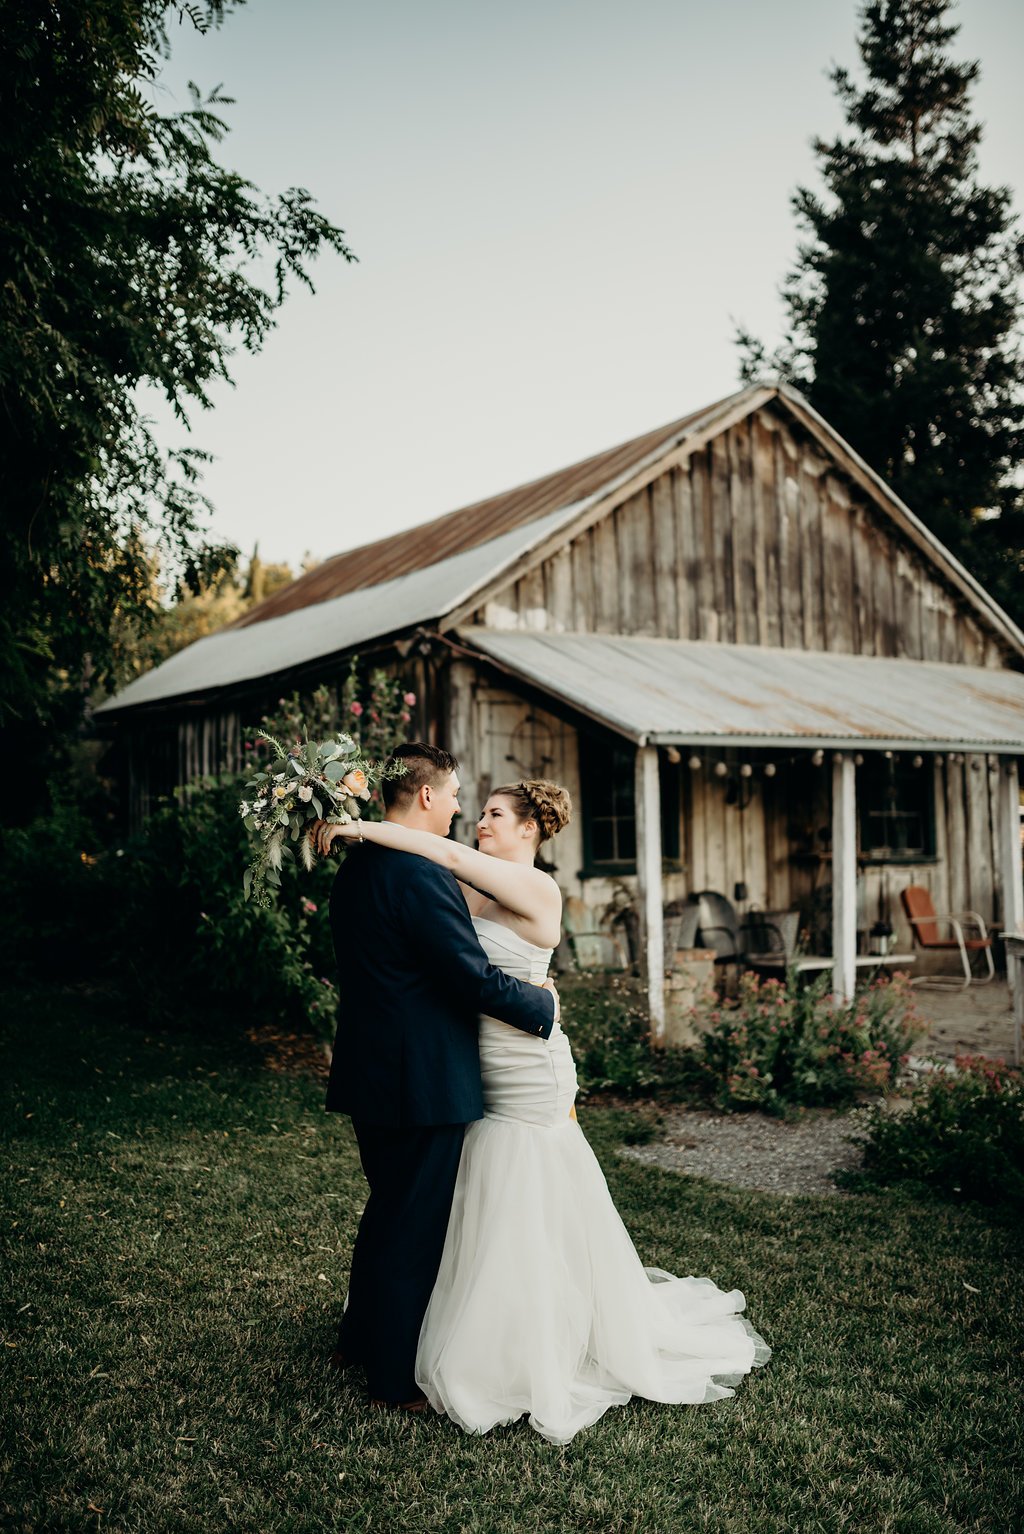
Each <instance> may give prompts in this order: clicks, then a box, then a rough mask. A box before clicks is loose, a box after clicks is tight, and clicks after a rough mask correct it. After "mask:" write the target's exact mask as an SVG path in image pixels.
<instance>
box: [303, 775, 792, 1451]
mask: <svg viewBox="0 0 1024 1534" xmlns="http://www.w3.org/2000/svg"><path fill="white" fill-rule="evenodd" d="M570 814H571V804H570V800H569V795H568V794H567V793H566V791H565V789H563V788H561V787H560V786H559V785H558V784H557V783H550V782H546V781H544V780H532V781H529V782H521V783H512V784H509V785H507V786H505V787H503V788H499V789H496V790H495V791H494V793H492V794H491V796H490V798H489V799H488V801H487V803H486V805H485V806H484V809H483V812H482V814H481V816H480V819H479V822H478V824H477V840H478V845H479V851H474V850H473V849H472V848H470V847H463V846H460V844H459V843H458V842H455V841H452V840H449V839H447V838H445V837H441V836H435V835H433V834H432V833H431V832H429V831H419V830H414V829H411V828H409V827H406V826H402V825H397V824H395V823H394V822H391V821H387V822H367V821H360V822H353V823H351V824H350V825H347V826H331V827H330V829H329V835H328V836H327V837H326V838H325V840H326V841H327V842H329V841H330V840H333V839H335V838H344V839H349V838H356V839H359V838H362V839H363V840H365V841H370V842H375V843H377V844H379V845H380V846H383V847H391V848H396V849H398V850H400V851H403V852H406V853H415V854H418V855H419V856H421V857H425V858H429V859H430V860H431V861H432V862H435V863H440V864H442V865H443V866H444V867H446V868H449V869H450V870H451V871H452V872H453V873H454V874H455V876H456V878H458V880H459V881H460V884H461V885H462V889H463V893H464V894H465V897H466V901H467V904H468V905H469V910H470V914H471V916H472V918H473V925H474V926H475V928H476V931H477V935H478V937H479V939H480V943H481V945H482V947H483V949H484V952H485V953H486V955H487V957H488V959H489V960H490V962H491V963H492V964H494V965H496V966H497V967H498V968H500V969H502V970H504V971H505V972H506V973H507V974H509V975H513V976H515V977H516V978H517V979H520V980H527V981H533V982H535V983H537V984H541V983H542V982H543V981H544V980H545V979H546V977H547V971H548V965H549V962H550V959H551V953H552V949H553V948H555V946H556V945H557V943H558V940H559V935H560V926H561V911H562V901H561V894H560V892H559V889H558V886H557V885H556V884H555V882H554V880H553V879H552V878H551V877H550V876H549V875H548V874H547V873H545V872H544V871H543V870H542V869H539V868H537V867H536V866H535V857H536V852H537V849H538V847H539V846H540V844H541V843H542V842H545V841H548V840H549V839H550V838H551V837H552V836H554V835H555V834H556V833H557V832H558V831H560V830H561V829H562V828H563V827H564V826H566V825H567V824H568V822H569V817H570ZM480 1066H481V1074H482V1078H483V1090H484V1117H483V1118H482V1119H477V1120H476V1121H474V1122H473V1123H471V1124H469V1125H468V1126H467V1129H466V1135H465V1140H464V1142H463V1150H462V1158H461V1162H460V1165H459V1173H458V1181H457V1183H456V1188H455V1197H454V1201H453V1203H452V1210H451V1216H450V1219H449V1223H448V1232H447V1236H446V1239H445V1246H444V1253H443V1256H442V1258H441V1267H440V1270H439V1272H438V1276H437V1281H436V1283H435V1285H434V1290H433V1294H432V1296H431V1300H430V1303H429V1306H428V1308H427V1313H426V1316H425V1317H424V1321H423V1326H422V1330H421V1332H420V1339H419V1348H418V1351H417V1355H416V1381H417V1384H418V1385H419V1386H420V1388H421V1389H422V1390H423V1392H424V1394H425V1395H426V1397H427V1399H428V1400H429V1401H430V1403H431V1405H432V1406H433V1407H434V1408H435V1409H436V1410H437V1411H439V1412H444V1413H446V1414H447V1415H448V1416H449V1417H451V1418H452V1420H453V1421H454V1422H457V1423H458V1425H459V1426H460V1427H461V1428H464V1429H465V1430H466V1431H467V1432H471V1433H486V1432H487V1431H488V1430H489V1429H491V1428H493V1427H496V1426H497V1425H498V1424H500V1423H508V1422H513V1421H515V1420H516V1419H517V1418H519V1417H521V1416H523V1415H524V1414H525V1415H527V1416H528V1417H529V1421H530V1425H531V1426H532V1427H533V1428H535V1429H536V1431H537V1432H538V1433H540V1434H541V1436H542V1437H544V1438H546V1439H548V1441H549V1442H551V1443H555V1444H564V1443H568V1442H569V1440H570V1439H571V1438H572V1437H573V1436H574V1435H575V1434H576V1433H578V1432H579V1431H580V1429H581V1428H584V1427H587V1426H588V1425H589V1424H590V1423H593V1422H596V1421H597V1419H598V1418H599V1417H601V1416H602V1415H603V1414H604V1413H605V1412H606V1411H607V1410H608V1408H609V1407H610V1406H620V1405H623V1404H624V1403H625V1402H626V1401H628V1400H629V1399H630V1397H631V1396H633V1395H637V1396H644V1397H646V1398H647V1399H648V1400H651V1401H665V1402H671V1403H689V1404H699V1403H701V1402H704V1401H715V1400H719V1399H721V1398H722V1397H723V1396H730V1395H732V1394H733V1393H734V1392H733V1390H732V1388H731V1387H732V1385H734V1384H736V1383H737V1382H738V1381H739V1379H740V1378H741V1377H742V1376H743V1375H745V1374H747V1373H748V1372H749V1371H750V1370H751V1369H752V1368H754V1367H755V1366H756V1365H759V1364H763V1363H765V1362H766V1361H767V1359H768V1357H769V1356H770V1349H769V1348H768V1347H767V1345H766V1344H765V1343H764V1341H763V1340H762V1339H761V1338H760V1337H759V1336H758V1334H757V1333H756V1332H755V1331H754V1330H753V1328H752V1327H751V1326H750V1324H749V1323H748V1322H747V1321H746V1320H744V1319H743V1317H742V1316H741V1315H740V1312H741V1311H742V1310H743V1308H744V1305H745V1301H744V1298H743V1295H742V1294H741V1293H740V1292H739V1291H738V1290H736V1289H733V1290H731V1291H730V1292H729V1293H725V1292H723V1291H722V1290H720V1289H718V1288H717V1287H716V1285H715V1284H714V1283H712V1281H711V1280H710V1279H708V1278H692V1277H691V1278H675V1277H673V1276H672V1275H671V1274H669V1273H664V1272H662V1271H660V1270H659V1269H657V1268H644V1267H643V1265H642V1264H641V1262H640V1259H639V1257H638V1256H637V1253H636V1251H635V1249H634V1247H633V1244H632V1242H631V1241H630V1239H629V1236H628V1235H627V1233H626V1229H625V1227H624V1225H623V1223H622V1221H621V1219H620V1218H619V1215H618V1213H617V1212H616V1209H615V1205H614V1204H613V1202H612V1199H611V1195H610V1193H609V1191H608V1185H607V1183H606V1182H605V1179H604V1174H603V1173H602V1171H601V1168H600V1166H599V1164H598V1161H597V1158H596V1157H595V1155H594V1153H593V1151H592V1150H591V1149H590V1146H589V1145H588V1143H587V1140H586V1138H585V1137H584V1135H583V1132H582V1130H581V1129H580V1126H579V1124H578V1123H577V1121H576V1113H575V1108H574V1101H575V1096H576V1070H575V1066H574V1064H573V1058H572V1051H571V1049H570V1047H569V1040H568V1039H567V1037H566V1035H565V1034H564V1033H563V1031H562V1029H561V1028H560V1026H559V1025H558V1024H557V1023H556V1024H555V1027H554V1029H553V1031H552V1033H551V1036H550V1038H548V1039H541V1038H537V1037H536V1036H534V1035H532V1034H527V1033H524V1032H522V1031H520V1030H518V1029H515V1028H511V1027H509V1026H508V1025H506V1024H505V1023H502V1022H498V1021H497V1020H496V1019H494V1018H489V1017H484V1018H481V1020H480Z"/></svg>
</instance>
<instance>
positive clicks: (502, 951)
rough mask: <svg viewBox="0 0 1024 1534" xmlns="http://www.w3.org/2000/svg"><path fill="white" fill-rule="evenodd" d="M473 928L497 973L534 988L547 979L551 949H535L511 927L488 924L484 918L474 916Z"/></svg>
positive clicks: (495, 922) (497, 923)
mask: <svg viewBox="0 0 1024 1534" xmlns="http://www.w3.org/2000/svg"><path fill="white" fill-rule="evenodd" d="M473 926H474V927H475V928H476V935H477V937H478V938H479V939H480V946H481V948H482V949H483V951H484V953H485V954H486V955H487V957H488V959H489V960H490V962H491V963H492V964H493V965H494V966H495V968H496V969H500V970H503V971H504V973H505V974H506V975H511V976H512V977H513V979H515V980H528V981H530V982H532V983H533V984H534V985H540V984H541V982H542V981H544V980H546V979H547V977H548V965H549V964H550V963H551V954H552V952H553V950H552V949H550V948H538V946H537V944H536V943H531V942H529V941H528V940H527V939H526V938H525V937H521V936H520V934H519V933H518V932H516V931H515V930H514V929H513V928H512V927H506V926H505V924H504V922H500V921H491V919H490V918H489V917H487V916H474V917H473Z"/></svg>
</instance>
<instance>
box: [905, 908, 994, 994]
mask: <svg viewBox="0 0 1024 1534" xmlns="http://www.w3.org/2000/svg"><path fill="white" fill-rule="evenodd" d="M900 900H901V901H902V903H903V910H904V912H905V913H906V917H907V921H908V922H909V923H910V930H911V931H912V933H913V934H914V941H915V943H916V944H917V946H918V947H919V948H921V949H922V950H923V951H924V952H925V953H952V952H954V951H956V952H957V953H958V954H959V956H960V963H961V966H962V968H963V979H962V980H961V978H960V976H959V975H917V976H915V978H914V979H913V980H912V981H911V984H912V985H934V986H938V987H948V988H954V987H955V988H956V989H958V990H960V989H963V990H966V989H967V987H968V986H969V985H971V984H972V983H973V984H974V985H988V983H989V981H990V980H992V979H994V977H995V972H996V967H995V964H994V963H993V962H992V939H991V938H990V937H989V935H988V929H987V927H986V926H985V922H984V920H983V919H982V917H981V916H979V915H978V912H977V911H936V909H935V906H934V904H933V902H932V897H931V893H930V891H929V890H926V889H925V888H924V886H923V885H920V884H908V886H907V888H906V889H905V890H902V891H901V893H900ZM940 925H943V926H945V927H948V928H950V929H951V930H952V933H953V936H952V937H940V935H939V928H940ZM965 927H968V928H973V929H974V930H976V931H977V934H978V935H977V937H966V936H965V934H964V928H965ZM976 953H983V954H984V955H985V962H986V964H987V966H988V970H987V973H986V974H983V975H976V974H975V973H974V970H973V967H972V964H971V959H972V957H973V955H974V954H976Z"/></svg>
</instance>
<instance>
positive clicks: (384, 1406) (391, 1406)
mask: <svg viewBox="0 0 1024 1534" xmlns="http://www.w3.org/2000/svg"><path fill="white" fill-rule="evenodd" d="M428 1404H429V1403H428V1401H427V1398H426V1396H416V1397H415V1399H414V1400H412V1401H376V1400H372V1399H371V1401H370V1405H371V1406H372V1407H373V1408H374V1410H375V1411H404V1412H411V1413H417V1412H421V1411H426V1409H427V1406H428Z"/></svg>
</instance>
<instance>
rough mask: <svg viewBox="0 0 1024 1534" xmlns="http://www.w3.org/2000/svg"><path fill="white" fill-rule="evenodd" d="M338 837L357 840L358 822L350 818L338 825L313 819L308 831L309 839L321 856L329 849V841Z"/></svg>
mask: <svg viewBox="0 0 1024 1534" xmlns="http://www.w3.org/2000/svg"><path fill="white" fill-rule="evenodd" d="M339 838H341V840H343V841H358V840H359V822H358V821H356V820H350V821H348V822H347V824H346V825H343V826H338V825H332V824H330V823H329V822H328V821H326V820H317V821H314V823H313V825H312V827H311V829H310V832H309V839H310V841H311V842H312V843H313V846H314V847H315V848H316V850H317V852H319V854H320V856H321V857H326V856H327V854H328V852H329V851H330V850H331V843H332V842H333V841H337V840H338V839H339Z"/></svg>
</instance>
